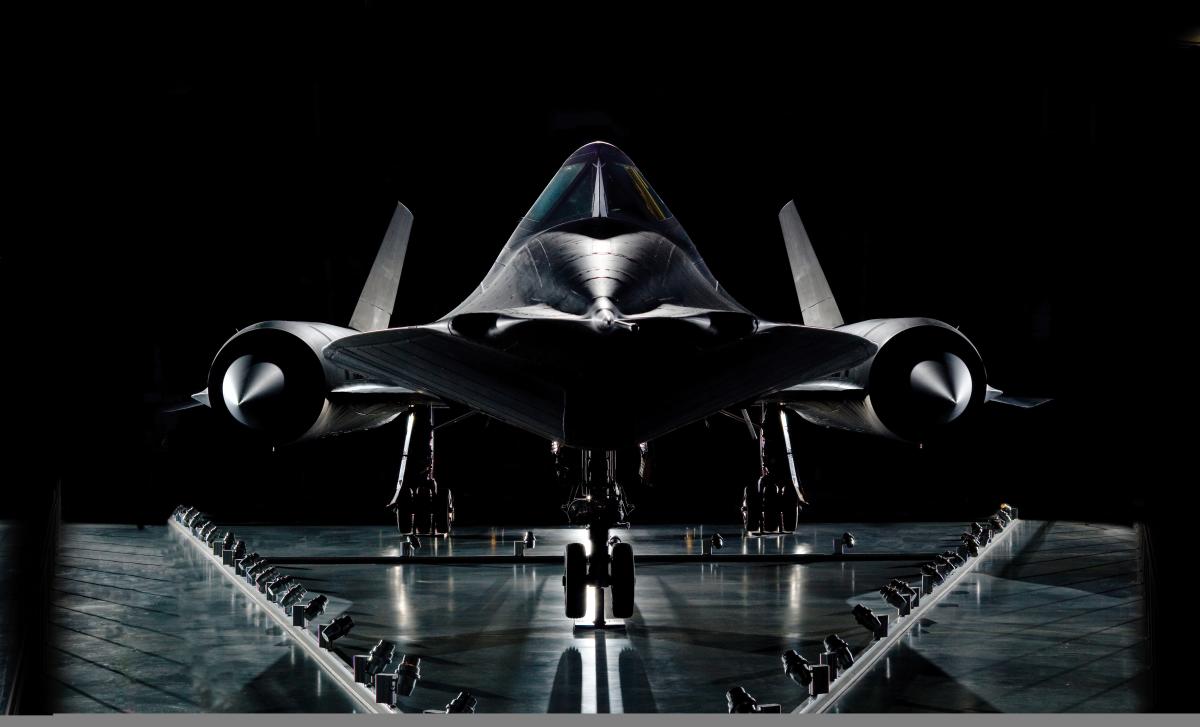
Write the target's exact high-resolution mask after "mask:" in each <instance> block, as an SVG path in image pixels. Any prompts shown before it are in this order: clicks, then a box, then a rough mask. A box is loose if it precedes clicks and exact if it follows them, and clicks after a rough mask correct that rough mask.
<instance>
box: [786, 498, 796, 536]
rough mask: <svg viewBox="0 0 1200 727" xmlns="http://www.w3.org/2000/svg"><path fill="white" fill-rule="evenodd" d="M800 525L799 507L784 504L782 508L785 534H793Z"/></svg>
mask: <svg viewBox="0 0 1200 727" xmlns="http://www.w3.org/2000/svg"><path fill="white" fill-rule="evenodd" d="M799 525H800V505H799V504H796V505H789V504H786V503H785V504H784V506H783V531H784V532H785V533H794V532H796V528H797V527H798V526H799Z"/></svg>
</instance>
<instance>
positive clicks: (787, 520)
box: [780, 482, 800, 533]
mask: <svg viewBox="0 0 1200 727" xmlns="http://www.w3.org/2000/svg"><path fill="white" fill-rule="evenodd" d="M782 500H783V503H782V505H781V506H780V507H781V509H782V510H783V522H782V523H781V525H783V531H784V532H786V533H794V532H796V528H797V526H799V524H800V497H799V495H797V494H796V488H795V487H793V486H792V483H791V482H785V483H783V498H782Z"/></svg>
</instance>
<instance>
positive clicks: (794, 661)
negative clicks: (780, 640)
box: [780, 649, 813, 688]
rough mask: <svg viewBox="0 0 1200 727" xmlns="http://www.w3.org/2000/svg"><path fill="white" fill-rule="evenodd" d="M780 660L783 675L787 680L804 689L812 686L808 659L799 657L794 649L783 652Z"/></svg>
mask: <svg viewBox="0 0 1200 727" xmlns="http://www.w3.org/2000/svg"><path fill="white" fill-rule="evenodd" d="M780 659H781V660H782V661H783V673H784V674H787V675H788V678H789V679H791V680H792V681H794V682H796V683H797V684H799V685H800V686H802V687H805V688H807V687H808V685H809V684H812V678H813V676H812V675H813V672H812V666H811V665H810V664H809V663H808V659H805V658H804V657H803V656H800V653H799V652H797V651H796V650H795V649H788V650H787V651H785V652H783V656H782V657H780Z"/></svg>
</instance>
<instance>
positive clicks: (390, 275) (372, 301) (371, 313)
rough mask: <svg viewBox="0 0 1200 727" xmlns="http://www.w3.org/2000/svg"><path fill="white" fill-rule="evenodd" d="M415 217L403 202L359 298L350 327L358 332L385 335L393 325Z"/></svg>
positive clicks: (384, 236) (388, 229) (393, 219)
mask: <svg viewBox="0 0 1200 727" xmlns="http://www.w3.org/2000/svg"><path fill="white" fill-rule="evenodd" d="M412 222H413V216H412V212H409V211H408V208H407V207H405V206H404V205H402V204H400V203H399V202H397V203H396V211H395V212H394V213H393V214H392V221H391V222H390V223H388V228H387V232H386V233H384V235H383V242H382V243H381V244H380V245H379V252H378V253H377V254H376V255H375V264H374V265H372V266H371V273H370V274H369V275H368V276H367V282H366V284H364V285H363V289H362V294H361V295H359V296H358V305H356V306H355V307H354V315H353V316H351V317H350V327H351V328H353V329H354V330H356V331H381V330H383V329H385V328H387V327H389V326H390V325H391V322H392V307H393V306H394V305H395V304H396V289H397V286H398V285H399V283H400V272H401V271H402V270H403V269H404V253H405V252H407V251H408V233H409V232H410V231H411V230H412Z"/></svg>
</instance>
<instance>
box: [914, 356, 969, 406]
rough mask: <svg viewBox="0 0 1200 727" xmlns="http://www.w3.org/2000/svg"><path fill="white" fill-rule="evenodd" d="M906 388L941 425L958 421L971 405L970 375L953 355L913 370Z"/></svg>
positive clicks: (931, 360) (965, 366)
mask: <svg viewBox="0 0 1200 727" xmlns="http://www.w3.org/2000/svg"><path fill="white" fill-rule="evenodd" d="M909 384H910V386H911V387H912V391H913V393H914V394H915V395H916V396H917V398H918V399H919V400H920V401H921V402H922V403H924V404H925V405H926V406H927V407H928V409H929V411H930V413H931V414H932V415H933V416H934V417H935V418H937V419H940V420H941V421H942V422H943V423H948V422H952V421H954V420H955V419H957V418H958V417H959V416H960V415H961V414H962V413H963V412H964V411H966V408H967V405H968V404H970V403H971V393H972V390H973V387H972V382H971V371H970V369H968V368H967V365H966V364H965V363H963V360H962V359H961V358H959V357H958V356H955V355H954V354H952V353H947V354H943V355H942V356H941V357H939V358H934V359H928V360H925V361H921V362H920V363H918V364H917V365H916V366H913V368H912V372H911V373H910V374H909Z"/></svg>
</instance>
